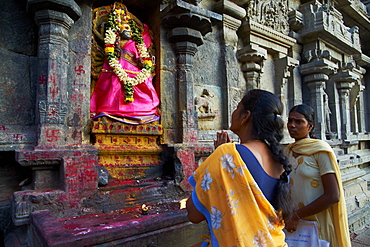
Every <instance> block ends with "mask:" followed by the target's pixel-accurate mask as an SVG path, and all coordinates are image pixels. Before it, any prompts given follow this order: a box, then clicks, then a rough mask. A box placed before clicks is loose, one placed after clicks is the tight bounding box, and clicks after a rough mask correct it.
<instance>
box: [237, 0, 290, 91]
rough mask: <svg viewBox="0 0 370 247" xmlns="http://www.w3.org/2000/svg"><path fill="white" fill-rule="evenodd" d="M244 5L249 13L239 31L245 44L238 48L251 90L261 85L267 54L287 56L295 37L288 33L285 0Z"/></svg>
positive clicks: (257, 0) (253, 0)
mask: <svg viewBox="0 0 370 247" xmlns="http://www.w3.org/2000/svg"><path fill="white" fill-rule="evenodd" d="M245 6H246V10H247V15H246V18H245V19H244V20H243V23H242V25H241V27H240V29H239V30H238V35H239V38H240V40H241V45H242V46H243V48H242V49H240V50H238V58H239V62H241V63H242V71H243V72H244V77H245V79H246V80H247V89H252V88H259V87H260V85H259V84H260V79H261V75H262V73H263V64H264V61H265V60H267V59H268V58H267V53H274V54H275V55H276V56H277V58H283V57H286V56H287V55H288V54H289V51H290V50H291V49H292V47H293V46H294V44H295V43H296V40H295V39H294V38H291V37H289V36H288V34H289V23H288V19H289V18H288V8H287V6H288V4H287V1H286V0H267V1H261V0H252V1H249V2H248V3H247V4H245ZM267 51H268V52H267Z"/></svg>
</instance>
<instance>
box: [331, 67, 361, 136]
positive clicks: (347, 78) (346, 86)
mask: <svg viewBox="0 0 370 247" xmlns="http://www.w3.org/2000/svg"><path fill="white" fill-rule="evenodd" d="M333 80H334V81H335V83H336V86H337V90H338V94H339V101H340V102H339V108H340V118H341V122H342V124H341V126H342V129H341V135H340V136H341V137H342V139H343V140H348V139H349V138H350V135H351V131H352V127H351V122H352V121H351V111H352V110H353V109H352V108H351V98H350V96H351V90H352V88H353V86H354V85H355V82H356V81H358V80H359V75H358V74H356V73H353V72H351V71H349V70H342V71H340V72H338V73H337V74H336V75H335V76H334V77H333ZM351 109H352V110H351Z"/></svg>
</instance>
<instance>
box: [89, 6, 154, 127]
mask: <svg viewBox="0 0 370 247" xmlns="http://www.w3.org/2000/svg"><path fill="white" fill-rule="evenodd" d="M102 20H104V21H102ZM99 28H100V30H104V31H103V32H104V35H101V32H100V33H99V31H100V30H99ZM93 29H94V34H95V39H96V41H95V43H94V44H95V47H99V45H98V44H99V34H100V38H101V39H100V41H104V54H105V56H104V63H103V66H102V67H99V66H96V67H95V71H94V68H93V74H94V72H96V68H98V69H97V70H98V71H99V73H98V74H99V76H98V80H97V81H96V84H95V86H94V90H93V92H92V95H91V101H90V113H91V116H92V118H93V119H97V118H99V117H103V116H105V117H109V118H111V119H114V120H116V121H120V122H123V123H128V124H144V123H148V122H152V121H157V120H159V110H158V106H159V98H158V95H157V92H156V91H155V88H154V86H153V83H152V79H153V74H154V66H155V64H154V62H153V56H151V54H150V52H149V50H150V48H151V46H152V44H153V43H152V39H151V36H150V30H149V27H148V26H147V25H146V24H143V23H141V22H140V21H139V20H138V19H137V18H136V17H135V16H134V15H132V14H131V13H129V12H128V11H127V8H126V6H124V5H123V4H122V3H119V2H116V3H115V4H114V5H113V6H112V7H110V6H108V7H102V8H98V9H96V10H95V19H94V20H93ZM96 50H97V49H95V51H96ZM93 51H94V47H93ZM96 54H97V53H96V52H95V55H94V52H93V58H94V57H98V56H97V55H96ZM97 60H99V59H97ZM94 63H95V65H96V64H97V61H93V67H94Z"/></svg>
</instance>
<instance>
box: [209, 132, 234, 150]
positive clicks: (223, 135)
mask: <svg viewBox="0 0 370 247" xmlns="http://www.w3.org/2000/svg"><path fill="white" fill-rule="evenodd" d="M229 142H231V139H230V136H229V134H228V133H227V132H226V131H224V130H222V131H221V132H217V133H216V140H214V141H213V144H214V146H215V149H216V148H217V147H218V146H220V145H221V144H224V143H229Z"/></svg>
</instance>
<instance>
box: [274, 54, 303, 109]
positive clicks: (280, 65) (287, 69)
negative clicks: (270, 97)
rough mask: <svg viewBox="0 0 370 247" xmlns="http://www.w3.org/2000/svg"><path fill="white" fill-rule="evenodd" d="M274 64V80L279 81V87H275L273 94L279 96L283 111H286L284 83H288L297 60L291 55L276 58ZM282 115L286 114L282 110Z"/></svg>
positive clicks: (297, 63) (285, 88) (297, 62)
mask: <svg viewBox="0 0 370 247" xmlns="http://www.w3.org/2000/svg"><path fill="white" fill-rule="evenodd" d="M275 64H276V72H275V75H276V80H277V82H280V85H279V87H277V89H276V92H275V94H276V95H277V96H279V98H280V100H281V102H283V104H284V105H285V107H284V111H287V110H289V109H287V107H286V106H287V105H288V104H287V103H288V102H287V99H286V98H285V96H286V91H287V87H286V85H287V84H288V80H289V78H290V76H291V74H292V71H293V69H294V68H296V67H297V66H298V65H299V61H298V60H296V59H294V58H291V57H283V58H280V59H277V60H276V61H275ZM283 116H286V112H284V114H283Z"/></svg>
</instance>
